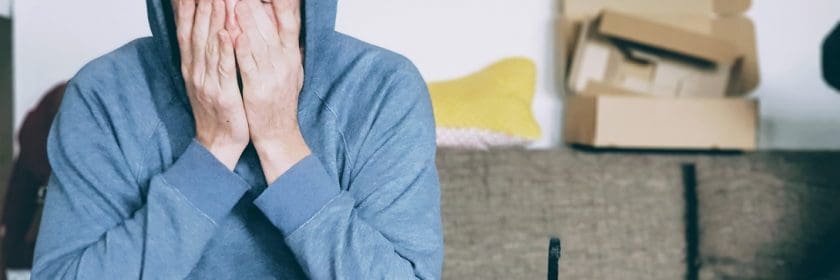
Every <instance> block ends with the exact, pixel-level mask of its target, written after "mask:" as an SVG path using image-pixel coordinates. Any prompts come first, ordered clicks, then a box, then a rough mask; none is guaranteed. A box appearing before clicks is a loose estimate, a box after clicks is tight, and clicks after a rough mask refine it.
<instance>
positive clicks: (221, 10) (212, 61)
mask: <svg viewBox="0 0 840 280" xmlns="http://www.w3.org/2000/svg"><path fill="white" fill-rule="evenodd" d="M211 1H212V2H213V3H212V6H213V13H212V14H211V16H210V35H209V36H207V51H206V52H205V61H206V63H207V67H205V68H204V69H205V70H204V71H205V77H207V78H208V79H210V80H212V81H218V80H219V60H220V58H221V50H220V49H219V48H220V46H221V44H220V40H219V35H220V32H221V31H222V30H224V27H225V23H224V20H225V6H224V2H223V1H222V0H211Z"/></svg>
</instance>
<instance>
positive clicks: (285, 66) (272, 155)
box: [175, 0, 310, 180]
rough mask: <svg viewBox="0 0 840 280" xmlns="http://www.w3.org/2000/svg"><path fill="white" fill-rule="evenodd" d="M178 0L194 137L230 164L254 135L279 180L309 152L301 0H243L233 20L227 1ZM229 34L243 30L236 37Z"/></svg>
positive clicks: (271, 173)
mask: <svg viewBox="0 0 840 280" xmlns="http://www.w3.org/2000/svg"><path fill="white" fill-rule="evenodd" d="M176 1H177V4H176V5H175V7H176V10H177V23H176V25H177V29H178V43H179V46H180V54H181V71H182V73H183V76H184V81H185V83H186V88H187V94H188V96H189V99H190V103H191V105H192V108H193V116H194V118H195V122H196V139H197V140H198V141H199V142H200V143H201V144H203V145H204V146H205V147H207V148H208V150H210V152H211V153H213V154H214V155H215V156H216V157H217V158H218V159H219V160H220V161H221V162H222V163H224V164H225V165H226V166H227V167H228V168H229V169H233V168H234V167H235V166H236V162H237V161H238V160H239V157H240V156H241V154H242V151H243V150H244V149H245V147H246V146H247V145H248V142H249V141H253V143H254V146H255V148H256V149H257V151H258V153H259V156H260V160H261V162H262V163H263V169H266V167H267V166H266V165H269V167H271V166H275V167H276V168H273V169H275V170H272V171H266V177H267V180H273V179H275V178H276V177H277V176H279V174H282V173H283V172H285V169H286V168H287V166H286V165H288V167H290V166H291V165H293V164H294V163H295V162H297V161H298V160H300V159H302V158H303V157H305V156H306V155H308V154H309V153H310V151H309V148H308V147H307V146H306V144H305V142H304V141H303V137H302V135H301V133H300V129H299V125H298V122H297V104H298V96H299V94H300V90H301V88H302V86H303V65H302V62H303V56H302V51H301V49H300V46H299V38H300V26H301V24H300V22H301V16H300V0H274V1H272V2H271V4H264V3H262V1H261V0H242V1H239V2H238V3H236V7H235V15H234V16H235V19H236V20H235V21H232V20H230V18H229V17H230V16H231V15H228V14H227V13H228V9H226V3H225V0H176ZM265 5H270V6H271V9H267V7H266V6H265ZM226 22H227V24H226ZM231 22H238V25H239V26H235V25H237V24H231ZM226 25H227V28H226ZM231 28H238V30H230V29H231ZM231 34H238V36H235V37H236V39H235V41H234V36H232V35H231ZM237 66H238V67H237ZM237 68H238V69H239V72H240V73H241V76H242V91H241V93H240V89H239V86H238V83H237ZM281 171H282V172H281ZM275 173H279V174H275Z"/></svg>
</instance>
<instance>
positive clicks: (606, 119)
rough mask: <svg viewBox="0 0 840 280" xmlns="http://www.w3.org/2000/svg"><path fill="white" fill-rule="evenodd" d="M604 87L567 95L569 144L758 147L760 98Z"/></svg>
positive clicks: (714, 147)
mask: <svg viewBox="0 0 840 280" xmlns="http://www.w3.org/2000/svg"><path fill="white" fill-rule="evenodd" d="M602 90H606V91H604V92H599V94H598V95H594V94H591V93H587V94H582V95H571V96H567V97H566V112H565V116H566V118H565V130H564V136H565V139H566V142H568V143H571V144H582V145H587V146H592V147H599V148H630V149H680V150H694V149H716V150H742V151H751V150H755V148H756V141H755V139H756V137H757V135H756V133H757V130H756V129H755V128H756V127H757V126H758V114H757V112H758V102H757V101H756V100H752V99H737V98H646V97H638V96H634V95H628V94H626V93H622V92H621V91H622V90H621V89H614V90H616V91H612V92H610V91H609V89H602Z"/></svg>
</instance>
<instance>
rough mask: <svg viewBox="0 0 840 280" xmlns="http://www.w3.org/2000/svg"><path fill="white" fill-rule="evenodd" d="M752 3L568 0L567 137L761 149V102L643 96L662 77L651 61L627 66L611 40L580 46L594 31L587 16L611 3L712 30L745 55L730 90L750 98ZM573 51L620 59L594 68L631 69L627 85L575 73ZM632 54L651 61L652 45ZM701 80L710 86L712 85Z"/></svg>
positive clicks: (564, 39)
mask: <svg viewBox="0 0 840 280" xmlns="http://www.w3.org/2000/svg"><path fill="white" fill-rule="evenodd" d="M749 6H750V1H749V0H561V4H560V7H561V14H560V15H559V20H558V22H557V32H558V33H557V38H558V44H557V51H558V53H557V59H558V62H557V63H558V67H559V70H560V71H559V72H560V73H561V75H563V77H565V78H566V83H565V85H566V86H567V91H568V92H567V97H566V104H565V106H566V109H565V133H564V135H565V140H566V142H567V143H570V144H582V145H588V146H593V147H607V148H641V149H692V150H693V149H721V150H747V151H749V150H754V149H756V147H757V143H756V139H757V128H758V102H757V101H756V100H750V99H745V98H662V97H654V96H650V92H648V96H645V95H642V94H641V91H642V89H645V88H644V87H643V84H644V83H641V82H640V81H646V80H650V79H651V77H654V76H656V75H658V74H657V73H656V72H655V71H656V69H652V68H651V67H649V66H647V65H645V64H644V63H640V64H623V65H622V64H621V63H620V61H618V62H617V60H616V59H615V56H614V55H615V53H614V52H615V50H614V49H610V48H609V47H608V46H606V45H601V46H598V45H595V47H594V49H595V50H594V51H591V52H586V53H579V52H576V47H577V46H579V45H580V42H579V41H578V40H577V38H579V37H581V36H582V34H581V33H582V32H586V31H585V30H582V28H583V26H584V24H583V23H584V22H585V21H586V20H587V19H592V18H593V17H595V16H597V15H598V14H599V13H601V12H602V11H603V10H605V9H608V10H612V11H618V12H621V13H627V14H630V15H632V16H638V17H642V18H644V19H648V20H651V21H652V22H654V23H665V24H669V25H670V26H673V27H675V28H679V29H680V30H678V31H685V30H687V31H690V32H695V33H700V34H706V35H711V36H713V37H714V38H717V39H718V40H721V41H724V42H728V43H730V44H732V45H734V49H735V50H736V53H738V54H740V55H742V57H741V59H740V63H735V64H734V67H732V70H731V73H730V75H731V78H732V82H731V83H730V85H729V87H728V89H727V90H726V91H727V92H728V94H729V95H730V96H732V97H739V96H741V97H742V96H746V95H748V94H749V93H750V92H751V91H752V90H753V89H754V88H755V87H756V86H757V84H758V81H759V73H758V62H757V59H756V57H757V52H756V47H755V31H754V27H753V24H752V22H751V21H750V20H749V19H747V18H744V17H743V16H742V14H743V13H745V12H746V11H747V10H748V8H749ZM619 27H621V26H619ZM573 55H577V56H587V57H586V59H599V60H600V61H601V62H603V63H604V64H602V65H609V64H615V63H619V66H621V67H618V68H614V67H603V69H588V70H587V71H588V72H589V73H598V74H599V75H604V76H610V77H617V76H616V75H619V76H620V75H623V76H620V78H621V79H623V80H622V81H623V84H622V86H623V87H616V86H615V85H613V84H610V83H604V82H599V81H587V80H585V79H583V78H581V77H572V76H571V73H569V70H570V67H571V62H572V60H576V59H580V57H574V58H573ZM630 55H633V56H635V57H641V58H643V59H651V57H650V56H649V54H648V53H645V52H644V50H641V51H635V52H633V53H631V54H630ZM695 55H696V56H706V55H705V54H699V55H697V54H695ZM726 59H728V58H727V56H726V55H723V56H719V57H716V58H712V59H709V60H712V61H718V62H720V61H724V60H726ZM657 63H661V61H659V62H657ZM661 66H662V65H661V64H660V67H661ZM588 67H590V68H591V67H593V66H591V65H589V66H588ZM666 67H667V66H666ZM595 68H597V67H595ZM616 69H618V70H616ZM599 71H600V72H599ZM659 74H661V73H659ZM727 78H729V77H727ZM666 80H672V79H662V81H661V82H658V84H659V85H660V86H661V87H663V88H667V87H668V86H673V85H669V84H668V83H667V82H665V81H666ZM634 85H635V87H634ZM695 86H700V87H702V86H704V84H698V85H695ZM663 90H664V89H663ZM664 91H667V90H664Z"/></svg>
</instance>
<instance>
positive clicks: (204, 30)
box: [175, 0, 250, 170]
mask: <svg viewBox="0 0 840 280" xmlns="http://www.w3.org/2000/svg"><path fill="white" fill-rule="evenodd" d="M175 1H177V2H178V3H177V4H176V5H175V7H176V10H177V12H176V13H177V14H178V16H177V23H176V26H177V29H178V45H179V46H180V50H181V72H182V73H183V76H184V82H185V83H186V88H187V95H189V100H190V104H191V105H192V111H193V117H194V118H195V129H196V140H197V141H198V142H199V143H201V144H202V145H204V147H206V148H207V149H208V150H209V151H210V152H211V153H212V154H213V155H214V156H216V158H217V159H219V161H221V162H222V163H224V164H225V166H227V167H228V169H230V170H233V169H234V167H236V163H237V162H238V161H239V157H240V156H241V155H242V151H244V150H245V147H246V146H248V142H250V135H249V130H248V120H247V119H246V116H245V107H244V106H243V103H242V95H241V94H240V91H239V85H238V82H237V79H236V59H235V53H234V47H233V40H232V38H231V36H230V34H229V33H228V32H227V31H226V30H225V28H224V27H225V20H226V17H225V13H226V11H225V0H175ZM196 2H198V5H196Z"/></svg>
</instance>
